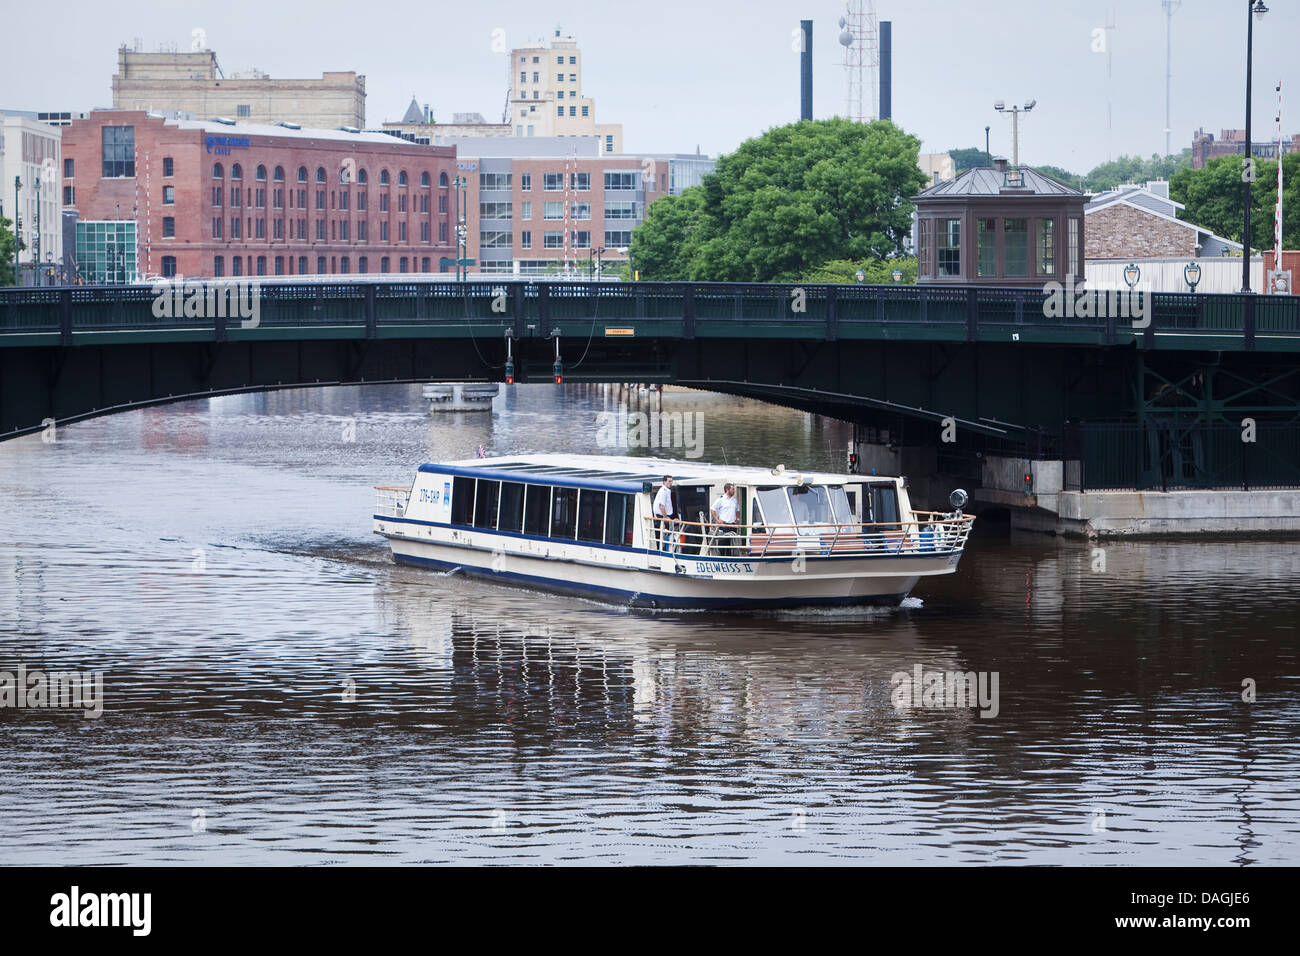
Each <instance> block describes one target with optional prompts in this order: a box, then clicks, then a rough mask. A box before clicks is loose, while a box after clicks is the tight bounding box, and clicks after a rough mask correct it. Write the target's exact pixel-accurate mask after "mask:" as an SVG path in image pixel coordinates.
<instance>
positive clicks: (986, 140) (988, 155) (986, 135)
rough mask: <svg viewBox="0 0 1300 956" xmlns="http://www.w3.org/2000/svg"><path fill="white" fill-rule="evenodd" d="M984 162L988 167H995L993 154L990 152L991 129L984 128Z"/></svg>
mask: <svg viewBox="0 0 1300 956" xmlns="http://www.w3.org/2000/svg"><path fill="white" fill-rule="evenodd" d="M984 162H985V164H986V165H988V166H992V165H993V154H992V153H990V152H989V128H988V127H987V126H985V127H984Z"/></svg>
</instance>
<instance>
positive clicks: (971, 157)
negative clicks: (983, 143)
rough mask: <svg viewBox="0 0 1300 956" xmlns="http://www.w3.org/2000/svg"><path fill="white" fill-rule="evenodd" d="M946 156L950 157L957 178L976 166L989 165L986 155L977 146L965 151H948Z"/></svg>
mask: <svg viewBox="0 0 1300 956" xmlns="http://www.w3.org/2000/svg"><path fill="white" fill-rule="evenodd" d="M948 155H949V156H951V157H952V165H953V169H954V170H955V171H956V173H957V175H958V176H960V175H961V174H962V173H964V172H966V170H968V169H974V168H975V167H976V166H987V165H988V163H989V156H988V153H986V152H984V150H982V149H980V148H979V147H978V146H971V147H969V148H967V149H950V150H948Z"/></svg>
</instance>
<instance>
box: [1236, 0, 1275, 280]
mask: <svg viewBox="0 0 1300 956" xmlns="http://www.w3.org/2000/svg"><path fill="white" fill-rule="evenodd" d="M1266 13H1268V7H1266V6H1264V0H1246V154H1245V159H1244V161H1243V164H1242V168H1241V187H1242V206H1243V207H1244V208H1245V231H1244V232H1243V233H1242V235H1241V291H1242V292H1249V291H1250V187H1251V184H1252V183H1254V181H1255V162H1254V159H1255V158H1254V155H1253V154H1252V152H1251V148H1250V146H1251V143H1250V68H1251V58H1252V56H1253V50H1254V45H1255V17H1258V18H1259V19H1261V20H1262V19H1263V18H1264V14H1266ZM1277 161H1278V163H1279V164H1281V162H1282V157H1281V156H1278V158H1277Z"/></svg>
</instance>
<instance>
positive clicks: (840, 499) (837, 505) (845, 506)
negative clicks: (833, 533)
mask: <svg viewBox="0 0 1300 956" xmlns="http://www.w3.org/2000/svg"><path fill="white" fill-rule="evenodd" d="M826 490H827V492H829V493H830V497H831V514H832V515H834V517H833V518H832V519H831V520H832V521H835V522H838V523H843V522H846V521H852V520H853V504H852V503H851V502H850V501H849V496H848V495H847V494H846V493H845V491H844V486H843V485H833V486H831V487H830V488H827V489H826Z"/></svg>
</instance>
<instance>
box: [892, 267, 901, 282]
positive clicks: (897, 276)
mask: <svg viewBox="0 0 1300 956" xmlns="http://www.w3.org/2000/svg"><path fill="white" fill-rule="evenodd" d="M893 278H894V281H895V282H902V281H903V270H902V269H895V270H894V272H893Z"/></svg>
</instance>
